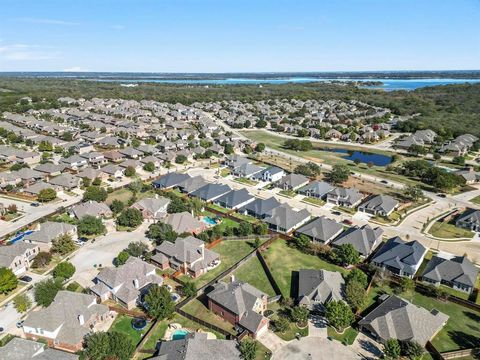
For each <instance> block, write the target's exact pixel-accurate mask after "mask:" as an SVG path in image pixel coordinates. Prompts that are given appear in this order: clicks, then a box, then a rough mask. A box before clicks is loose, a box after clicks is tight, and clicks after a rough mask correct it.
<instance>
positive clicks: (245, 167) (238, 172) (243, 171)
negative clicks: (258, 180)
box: [232, 163, 264, 178]
mask: <svg viewBox="0 0 480 360" xmlns="http://www.w3.org/2000/svg"><path fill="white" fill-rule="evenodd" d="M263 170H264V168H263V167H260V166H258V165H255V164H252V163H246V164H242V165H240V166H237V167H236V168H234V169H233V170H232V174H233V175H234V176H237V177H242V178H251V177H254V176H256V175H258V174H260V173H261V172H262V171H263Z"/></svg>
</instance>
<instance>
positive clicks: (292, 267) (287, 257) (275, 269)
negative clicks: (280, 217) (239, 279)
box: [263, 239, 347, 297]
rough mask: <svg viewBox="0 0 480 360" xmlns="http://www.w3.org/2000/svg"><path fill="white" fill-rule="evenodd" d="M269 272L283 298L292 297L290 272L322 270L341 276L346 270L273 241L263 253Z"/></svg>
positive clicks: (280, 240)
mask: <svg viewBox="0 0 480 360" xmlns="http://www.w3.org/2000/svg"><path fill="white" fill-rule="evenodd" d="M263 257H264V258H265V260H266V262H267V264H268V267H269V268H270V271H271V272H272V274H273V277H274V278H275V281H276V282H277V284H278V286H279V287H280V290H281V291H282V294H283V295H284V296H285V297H293V296H292V295H294V294H291V292H290V291H291V282H292V272H293V271H298V270H300V269H324V270H329V271H339V272H341V273H342V274H344V273H346V272H347V270H345V269H344V268H342V267H340V266H337V265H334V264H331V263H328V262H326V261H324V260H322V259H320V258H319V257H318V256H314V255H308V254H305V253H303V252H301V251H299V250H297V249H296V248H294V247H290V246H288V244H287V242H286V241H285V240H282V239H279V240H277V241H274V242H273V243H272V244H271V245H270V246H269V248H268V250H267V251H265V252H264V253H263Z"/></svg>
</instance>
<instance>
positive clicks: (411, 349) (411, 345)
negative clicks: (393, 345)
mask: <svg viewBox="0 0 480 360" xmlns="http://www.w3.org/2000/svg"><path fill="white" fill-rule="evenodd" d="M400 349H401V354H402V355H404V356H407V357H408V358H409V359H411V360H417V359H421V358H422V355H423V353H424V352H425V350H424V349H423V347H422V345H420V344H419V343H418V342H416V341H415V340H410V341H402V342H400Z"/></svg>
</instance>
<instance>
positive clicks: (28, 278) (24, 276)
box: [19, 275, 33, 283]
mask: <svg viewBox="0 0 480 360" xmlns="http://www.w3.org/2000/svg"><path fill="white" fill-rule="evenodd" d="M19 279H20V281H24V282H27V283H28V282H30V281H32V280H33V279H32V278H31V277H30V276H28V275H23V276H21V277H20V278H19Z"/></svg>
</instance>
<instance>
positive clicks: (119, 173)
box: [100, 164, 125, 179]
mask: <svg viewBox="0 0 480 360" xmlns="http://www.w3.org/2000/svg"><path fill="white" fill-rule="evenodd" d="M100 171H101V172H102V173H104V174H107V176H108V177H110V178H112V179H121V178H122V177H123V174H124V173H125V169H123V168H121V167H120V166H118V165H115V164H109V165H107V166H104V167H102V168H101V169H100Z"/></svg>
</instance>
